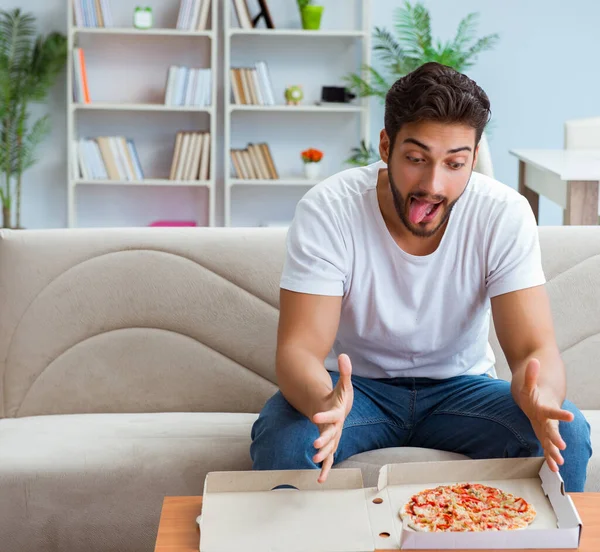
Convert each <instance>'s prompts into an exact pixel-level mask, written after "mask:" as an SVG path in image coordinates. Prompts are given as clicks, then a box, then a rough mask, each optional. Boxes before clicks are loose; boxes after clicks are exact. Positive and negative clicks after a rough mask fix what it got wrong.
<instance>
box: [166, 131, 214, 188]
mask: <svg viewBox="0 0 600 552" xmlns="http://www.w3.org/2000/svg"><path fill="white" fill-rule="evenodd" d="M209 174H210V132H205V131H203V132H197V131H196V132H193V131H180V132H178V133H177V135H176V136H175V146H174V148H173V160H172V162H171V172H170V174H169V180H208V179H209Z"/></svg>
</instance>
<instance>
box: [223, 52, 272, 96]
mask: <svg viewBox="0 0 600 552" xmlns="http://www.w3.org/2000/svg"><path fill="white" fill-rule="evenodd" d="M230 74H231V90H232V93H233V101H234V103H236V104H242V105H275V95H274V94H273V86H272V85H271V78H270V76H269V68H268V66H267V64H266V63H265V62H264V61H258V62H256V63H255V64H254V67H232V68H231V70H230Z"/></svg>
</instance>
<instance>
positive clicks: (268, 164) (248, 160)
mask: <svg viewBox="0 0 600 552" xmlns="http://www.w3.org/2000/svg"><path fill="white" fill-rule="evenodd" d="M231 161H232V163H233V168H234V171H235V174H234V178H240V179H242V180H252V179H254V180H277V179H279V175H278V173H277V168H276V167H275V163H274V162H273V157H272V156H271V150H270V149H269V145H268V144H266V143H264V142H261V143H259V144H252V143H251V144H248V145H247V147H246V148H244V149H234V148H232V149H231Z"/></svg>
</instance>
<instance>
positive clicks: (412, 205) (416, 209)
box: [408, 197, 432, 224]
mask: <svg viewBox="0 0 600 552" xmlns="http://www.w3.org/2000/svg"><path fill="white" fill-rule="evenodd" d="M409 201H410V202H409V207H408V208H409V214H408V218H409V219H410V222H412V223H413V224H419V223H420V222H421V221H422V220H423V219H424V218H425V215H426V214H427V211H428V210H429V209H430V208H431V207H432V204H431V203H429V202H428V201H423V200H421V199H417V198H416V197H411V198H410V200H409Z"/></svg>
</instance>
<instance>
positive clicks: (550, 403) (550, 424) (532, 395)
mask: <svg viewBox="0 0 600 552" xmlns="http://www.w3.org/2000/svg"><path fill="white" fill-rule="evenodd" d="M539 373H540V362H539V360H538V359H536V358H532V359H531V360H530V361H529V362H528V364H527V366H526V368H525V377H524V380H523V385H522V386H521V389H518V390H516V396H515V400H516V401H517V404H518V405H519V406H520V407H521V410H523V412H524V413H525V415H526V416H527V417H528V418H529V420H530V421H531V425H532V426H533V430H534V431H535V434H536V436H537V438H538V439H539V441H540V443H541V444H542V447H543V448H544V456H545V457H546V460H547V462H548V466H549V467H550V469H551V470H552V471H555V472H557V471H558V466H559V465H562V464H563V463H564V459H563V457H562V455H561V453H560V451H561V450H565V448H567V445H566V443H565V442H564V441H563V439H562V437H561V436H560V432H559V430H558V422H559V421H560V422H571V421H573V414H572V413H571V412H569V411H568V410H564V409H562V408H561V407H560V406H561V405H560V404H559V403H558V401H557V400H556V398H554V397H552V396H551V393H547V392H546V391H545V390H544V389H542V388H540V386H539V385H538V377H539Z"/></svg>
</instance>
